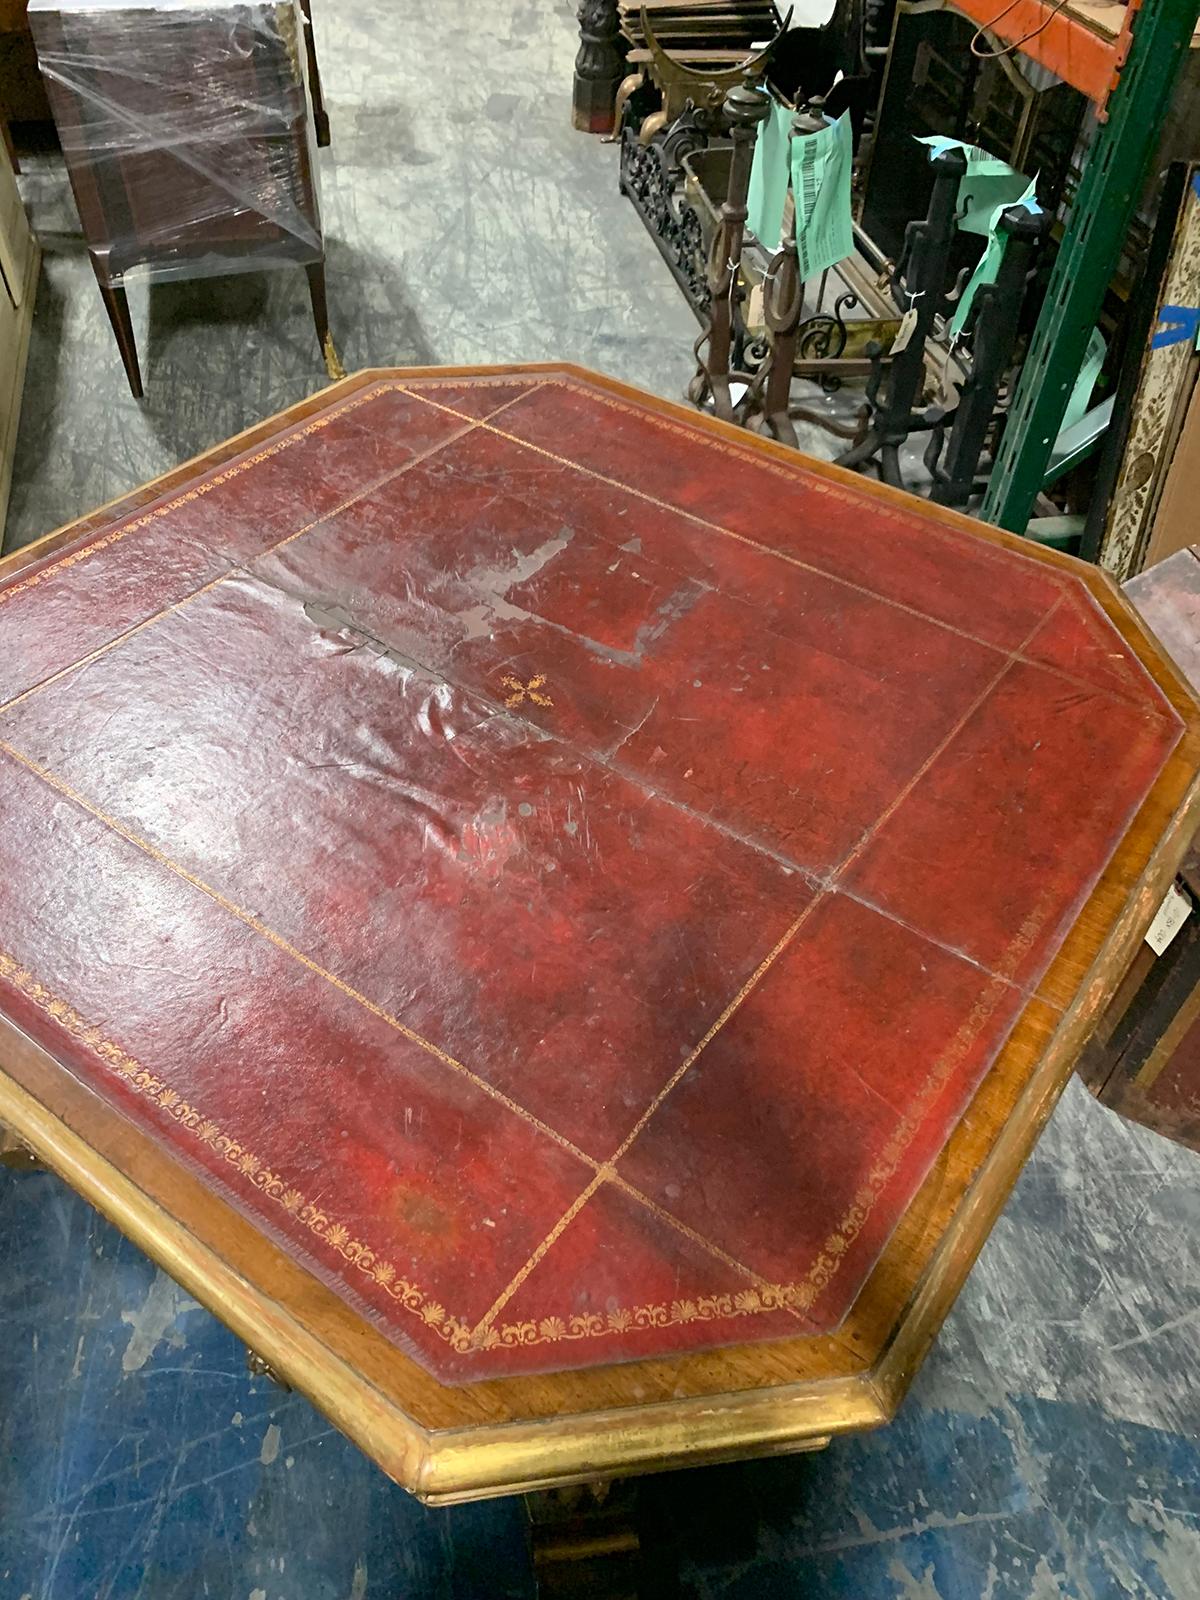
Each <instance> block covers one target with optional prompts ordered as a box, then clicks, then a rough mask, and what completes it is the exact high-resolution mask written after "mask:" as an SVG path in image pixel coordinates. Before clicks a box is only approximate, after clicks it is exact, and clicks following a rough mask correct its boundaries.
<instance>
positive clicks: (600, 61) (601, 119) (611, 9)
mask: <svg viewBox="0 0 1200 1600" xmlns="http://www.w3.org/2000/svg"><path fill="white" fill-rule="evenodd" d="M620 40H621V27H620V22H619V20H618V18H617V0H580V6H579V54H578V55H577V56H576V57H575V93H574V99H573V104H572V117H571V120H572V122H573V123H574V125H575V126H576V127H577V128H578V129H580V131H581V132H583V133H611V132H612V131H613V114H614V108H615V105H616V99H617V88H618V86H619V84H620V82H621V79H622V78H623V77H624V76H625V54H624V51H623V50H622V49H621V44H620Z"/></svg>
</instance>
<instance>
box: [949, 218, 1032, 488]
mask: <svg viewBox="0 0 1200 1600" xmlns="http://www.w3.org/2000/svg"><path fill="white" fill-rule="evenodd" d="M1050 220H1051V219H1050V213H1049V212H1047V211H1039V212H1036V213H1034V214H1033V215H1030V213H1029V212H1028V211H1026V210H1025V208H1024V207H1023V206H1010V207H1009V209H1008V210H1007V211H1006V212H1005V213H1004V215H1003V216H1002V217H1001V219H1000V226H1001V228H1002V229H1003V230H1004V232H1005V233H1006V234H1007V235H1008V243H1007V245H1006V246H1005V251H1004V260H1003V261H1002V262H1001V264H1000V271H999V273H998V275H997V277H996V281H995V283H989V284H984V285H982V286H981V287H980V288H979V290H978V291H977V292H976V296H975V301H974V304H973V305H972V307H971V311H970V314H969V322H968V329H969V331H971V332H972V334H973V338H972V357H971V372H970V375H969V377H968V378H967V381H966V382H965V383H964V384H963V385H962V388H961V390H960V391H959V394H960V398H959V402H958V405H957V406H956V407H955V409H954V412H953V414H952V415H953V424H952V427H951V431H950V444H949V447H948V449H947V451H946V460H945V464H944V465H942V464H941V462H940V457H941V452H942V444H943V442H944V439H945V432H946V429H945V424H944V423H942V424H940V425H939V426H937V427H935V428H934V430H933V432H932V434H931V435H930V439H929V447H928V449H927V450H926V452H925V465H926V466H927V467H928V468H929V471H930V473H931V475H932V477H933V488H932V490H931V491H930V496H929V497H930V499H931V500H933V501H935V502H936V503H937V504H938V505H943V506H965V505H966V504H967V503H968V501H969V500H970V498H971V493H972V491H973V489H974V487H975V474H976V472H977V471H978V468H979V459H980V457H981V456H982V454H983V447H984V444H985V442H986V440H987V435H988V429H989V428H990V427H991V425H992V420H993V417H994V415H995V411H996V399H997V397H998V395H999V393H1000V381H1001V379H1002V378H1003V376H1004V374H1005V372H1006V371H1007V370H1008V368H1009V367H1010V366H1011V364H1012V357H1013V346H1014V344H1015V343H1016V337H1017V325H1018V323H1019V322H1020V318H1021V307H1022V305H1023V304H1024V301H1025V292H1026V290H1027V288H1028V286H1029V281H1030V278H1031V277H1032V275H1033V267H1034V262H1035V259H1036V257H1037V252H1038V249H1039V248H1040V246H1041V243H1042V240H1043V239H1044V238H1045V236H1046V234H1047V232H1048V231H1049V227H1050Z"/></svg>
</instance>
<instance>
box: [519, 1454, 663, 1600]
mask: <svg viewBox="0 0 1200 1600" xmlns="http://www.w3.org/2000/svg"><path fill="white" fill-rule="evenodd" d="M637 1493H638V1485H637V1480H636V1479H633V1478H628V1479H619V1480H615V1481H605V1482H599V1483H583V1484H575V1485H573V1486H572V1487H570V1488H567V1489H544V1490H541V1491H539V1492H538V1493H536V1494H527V1495H526V1496H525V1509H526V1511H527V1513H528V1516H529V1541H530V1548H531V1551H532V1555H533V1570H534V1576H535V1577H536V1579H537V1592H538V1596H539V1600H641V1597H643V1596H648V1595H649V1594H650V1589H649V1587H647V1586H646V1584H645V1583H644V1582H643V1574H642V1565H643V1563H642V1543H641V1536H640V1534H639V1532H638V1526H637ZM660 1592H661V1591H660Z"/></svg>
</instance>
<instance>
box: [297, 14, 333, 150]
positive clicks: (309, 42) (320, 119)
mask: <svg viewBox="0 0 1200 1600" xmlns="http://www.w3.org/2000/svg"><path fill="white" fill-rule="evenodd" d="M300 9H301V11H303V13H304V48H305V53H306V55H307V56H308V88H309V93H310V94H311V95H312V113H313V127H314V128H315V129H316V132H317V143H318V144H319V145H320V146H321V148H322V150H323V149H324V148H325V146H326V145H327V144H328V143H329V118H328V116H327V115H326V113H325V96H324V94H323V93H322V92H321V69H320V67H319V66H318V65H317V41H316V38H315V36H314V34H313V20H312V0H300Z"/></svg>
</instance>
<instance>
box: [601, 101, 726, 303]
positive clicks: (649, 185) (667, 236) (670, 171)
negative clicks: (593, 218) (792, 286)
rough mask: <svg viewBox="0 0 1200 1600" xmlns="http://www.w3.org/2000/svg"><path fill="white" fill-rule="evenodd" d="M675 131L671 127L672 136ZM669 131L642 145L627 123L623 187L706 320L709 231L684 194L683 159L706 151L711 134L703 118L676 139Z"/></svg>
mask: <svg viewBox="0 0 1200 1600" xmlns="http://www.w3.org/2000/svg"><path fill="white" fill-rule="evenodd" d="M675 131H676V129H675V128H674V127H672V128H671V129H670V130H669V134H671V133H675ZM669 134H668V135H666V136H663V137H660V138H658V139H656V140H654V141H653V142H652V143H651V144H642V142H641V140H640V139H639V137H638V135H637V133H636V132H635V131H634V130H633V129H632V128H629V127H626V129H625V130H624V132H623V133H622V135H621V189H622V192H623V193H624V194H626V195H628V196H629V198H630V200H631V201H632V202H633V205H634V208H635V209H636V211H637V212H638V214H639V215H640V217H641V219H642V221H643V222H644V223H645V224H646V227H647V228H648V229H649V230H650V233H651V235H652V236H653V238H654V242H655V243H656V244H657V245H658V248H659V250H660V251H661V253H662V257H663V259H664V261H665V262H666V263H667V265H668V266H669V267H670V269H671V272H672V274H673V275H674V278H675V281H676V282H677V283H678V284H679V287H680V288H681V289H682V290H683V292H684V294H685V295H686V296H687V299H688V303H689V304H690V305H691V307H692V310H693V311H694V312H695V313H696V316H697V317H699V318H701V319H702V318H703V317H704V316H705V315H706V314H707V312H708V307H709V288H708V282H707V270H706V262H705V254H704V231H703V228H702V226H701V223H700V218H699V216H698V214H697V212H696V209H695V207H694V206H693V205H691V203H690V202H689V201H688V200H687V199H686V198H685V196H684V195H683V193H682V190H681V187H680V166H679V163H680V162H681V161H682V160H683V157H684V156H685V155H688V154H690V153H691V152H692V151H693V150H700V149H703V147H704V144H705V143H706V142H707V135H706V134H705V133H704V130H703V124H702V122H701V121H700V120H699V119H696V120H694V121H692V122H691V123H689V124H688V125H687V126H685V127H684V128H683V129H681V130H679V134H680V136H679V137H678V138H676V139H675V140H674V141H673V142H668V140H669Z"/></svg>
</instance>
